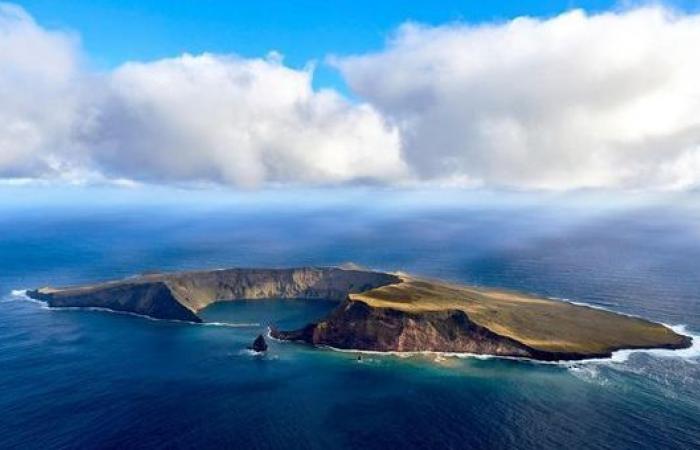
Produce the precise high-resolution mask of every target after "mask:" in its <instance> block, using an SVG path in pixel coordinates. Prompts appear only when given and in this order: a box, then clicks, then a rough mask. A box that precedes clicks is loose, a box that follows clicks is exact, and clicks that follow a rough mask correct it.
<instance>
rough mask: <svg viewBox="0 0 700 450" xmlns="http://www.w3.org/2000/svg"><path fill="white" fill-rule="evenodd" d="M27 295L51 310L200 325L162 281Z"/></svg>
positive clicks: (46, 290) (41, 291)
mask: <svg viewBox="0 0 700 450" xmlns="http://www.w3.org/2000/svg"><path fill="white" fill-rule="evenodd" d="M27 295H28V296H29V297H31V298H35V299H37V300H42V301H45V302H46V303H47V304H48V305H49V306H51V307H76V308H79V307H92V308H105V309H110V310H113V311H121V312H131V313H136V314H142V315H145V316H149V317H154V318H157V319H170V320H183V321H188V322H201V321H202V320H201V319H200V318H199V317H197V315H196V314H195V313H194V312H192V311H191V310H190V309H188V308H187V307H185V306H183V305H182V304H181V303H180V301H179V300H178V299H177V298H176V297H175V295H173V292H172V291H171V290H170V288H169V287H168V286H167V284H165V283H164V282H162V281H154V282H143V283H123V284H114V285H107V286H105V287H104V288H100V289H68V290H63V291H62V290H57V291H54V290H49V289H37V290H35V291H28V292H27Z"/></svg>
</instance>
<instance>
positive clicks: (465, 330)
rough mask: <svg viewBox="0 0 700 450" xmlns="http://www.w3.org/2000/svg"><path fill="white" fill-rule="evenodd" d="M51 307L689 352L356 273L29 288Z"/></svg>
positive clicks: (525, 353)
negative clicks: (277, 307)
mask: <svg viewBox="0 0 700 450" xmlns="http://www.w3.org/2000/svg"><path fill="white" fill-rule="evenodd" d="M27 294H28V295H29V296H30V297H33V298H35V299H39V300H43V301H46V302H47V303H48V305H49V306H52V307H99V308H106V309H110V310H114V311H125V312H131V313H137V314H143V315H147V316H150V317H154V318H159V319H175V320H183V321H191V322H201V319H200V318H199V317H198V316H197V312H198V311H200V310H201V309H203V308H205V307H206V306H208V305H210V304H212V303H214V302H218V301H235V300H237V299H261V298H294V299H330V300H336V301H338V302H339V306H338V307H337V308H336V309H335V310H334V311H333V312H332V313H331V314H330V315H329V316H328V317H326V318H325V319H323V320H321V321H319V322H317V323H312V324H309V325H307V326H306V327H304V328H302V329H300V330H293V331H280V330H273V331H272V335H273V337H276V338H278V339H284V340H293V341H303V342H306V343H309V344H313V345H324V346H330V347H335V348H341V349H353V350H371V351H380V352H387V351H394V352H421V351H435V352H455V353H473V354H488V355H497V356H512V357H527V358H533V359H539V360H573V359H584V358H593V357H606V356H610V355H611V353H612V352H613V351H616V350H620V349H641V348H667V349H677V348H685V347H688V346H690V345H691V339H690V338H689V337H687V336H683V335H680V334H677V333H675V332H674V331H673V330H671V329H670V328H668V327H666V326H664V325H661V324H658V323H654V322H650V321H647V320H644V319H641V318H636V317H629V316H624V315H620V314H616V313H612V312H609V311H602V310H599V309H593V308H590V307H586V306H579V305H574V304H571V303H566V302H560V301H555V300H550V299H544V298H539V297H536V296H530V295H526V294H521V293H516V292H510V291H504V290H497V289H481V288H476V287H471V286H463V285H454V284H450V283H446V282H442V281H432V280H421V279H415V278H412V277H410V276H406V275H394V274H388V273H382V272H373V271H366V270H356V269H341V268H313V267H305V268H295V269H226V270H212V271H197V272H180V273H170V274H152V275H143V276H139V277H132V278H128V279H125V280H119V281H111V282H106V283H99V284H93V285H86V286H74V287H67V288H59V289H55V288H42V289H37V290H33V291H28V292H27Z"/></svg>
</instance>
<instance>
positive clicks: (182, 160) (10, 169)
mask: <svg viewBox="0 0 700 450" xmlns="http://www.w3.org/2000/svg"><path fill="white" fill-rule="evenodd" d="M79 60H80V50H79V48H78V47H77V45H76V42H75V40H74V39H72V38H71V37H70V36H69V35H66V34H64V33H61V32H49V31H46V30H44V29H42V28H41V27H39V26H38V25H37V24H36V23H35V22H34V21H33V20H32V19H31V17H29V16H28V15H27V14H26V13H25V12H24V11H23V10H21V9H20V8H18V7H14V6H7V5H3V6H0V94H2V95H0V98H2V99H3V101H2V104H0V177H5V178H8V177H13V178H26V177H35V178H61V179H68V180H79V181H87V182H94V181H104V180H105V179H107V180H122V181H123V180H129V179H131V180H137V181H148V182H156V183H161V182H176V183H180V182H194V183H223V184H229V185H234V186H239V187H258V186H261V185H264V184H269V183H290V184H326V183H330V184H336V183H347V182H354V181H360V180H363V181H367V180H379V181H382V182H388V181H392V180H396V179H399V178H401V177H403V176H405V172H406V168H405V166H404V164H403V161H402V160H401V157H400V149H399V136H398V130H397V129H396V128H392V127H389V126H387V124H386V123H385V121H384V119H383V118H382V117H381V116H380V115H379V114H378V113H377V112H376V111H375V110H374V109H373V108H372V107H370V106H368V105H366V104H353V103H351V102H349V101H348V100H346V99H345V98H343V97H342V96H340V95H339V94H338V93H336V92H335V91H332V90H320V91H314V90H313V89H312V87H311V81H312V71H311V70H310V69H309V70H294V69H290V68H288V67H285V66H284V65H283V64H282V61H281V57H280V56H279V55H277V54H274V53H273V54H271V55H269V57H268V58H266V59H242V58H237V57H234V56H221V55H209V54H203V55H199V56H190V55H183V56H181V57H178V58H172V59H164V60H159V61H155V62H150V63H126V64H124V65H122V66H120V67H118V68H117V69H115V70H114V71H112V72H110V73H106V74H91V73H88V72H86V71H85V70H81V68H80V64H79Z"/></svg>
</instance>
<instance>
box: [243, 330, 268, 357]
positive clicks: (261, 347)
mask: <svg viewBox="0 0 700 450" xmlns="http://www.w3.org/2000/svg"><path fill="white" fill-rule="evenodd" d="M248 349H249V350H253V351H254V352H257V353H262V352H266V351H267V342H265V338H264V337H263V335H262V334H259V335H258V337H256V338H255V340H254V341H253V345H251V346H250V347H248Z"/></svg>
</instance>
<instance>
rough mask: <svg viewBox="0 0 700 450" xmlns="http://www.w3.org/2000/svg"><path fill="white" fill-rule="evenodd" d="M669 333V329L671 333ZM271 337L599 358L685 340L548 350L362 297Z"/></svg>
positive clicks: (455, 315)
mask: <svg viewBox="0 0 700 450" xmlns="http://www.w3.org/2000/svg"><path fill="white" fill-rule="evenodd" d="M673 334H675V333H673ZM271 336H272V337H273V338H275V339H280V340H287V341H295V342H305V343H308V344H312V345H321V346H329V347H333V348H338V349H349V350H363V351H377V352H443V353H471V354H476V355H494V356H507V357H516V358H531V359H537V360H541V361H561V360H580V359H588V358H604V357H609V356H611V355H612V351H615V350H619V349H622V348H669V349H676V348H685V347H688V346H690V344H691V339H690V338H689V337H687V336H680V335H676V337H677V338H678V339H672V340H670V341H667V342H661V341H660V342H658V343H657V344H656V345H651V346H645V345H642V346H640V345H636V344H634V343H630V344H629V345H627V346H620V347H619V348H610V349H606V350H605V351H585V352H580V351H550V350H543V349H538V348H534V347H532V346H529V345H527V344H524V343H522V342H519V341H518V340H516V339H513V338H510V337H507V336H502V335H499V334H497V333H495V332H493V331H491V330H490V329H488V328H486V327H484V326H481V325H479V324H477V323H475V322H474V321H472V320H471V319H470V318H469V316H468V315H467V314H466V313H465V312H464V311H462V310H458V309H451V310H443V311H424V312H419V313H416V312H408V311H403V310H399V309H392V308H376V307H371V306H369V305H367V304H366V303H364V302H362V301H353V300H347V301H346V302H344V303H343V304H341V305H340V306H339V307H338V308H337V309H335V310H334V311H333V312H332V313H331V314H330V316H329V317H327V318H326V319H324V320H322V321H320V322H318V323H311V324H309V325H307V326H305V327H303V328H301V329H299V330H293V331H281V330H278V329H276V328H271Z"/></svg>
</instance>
